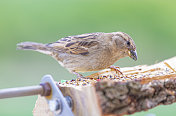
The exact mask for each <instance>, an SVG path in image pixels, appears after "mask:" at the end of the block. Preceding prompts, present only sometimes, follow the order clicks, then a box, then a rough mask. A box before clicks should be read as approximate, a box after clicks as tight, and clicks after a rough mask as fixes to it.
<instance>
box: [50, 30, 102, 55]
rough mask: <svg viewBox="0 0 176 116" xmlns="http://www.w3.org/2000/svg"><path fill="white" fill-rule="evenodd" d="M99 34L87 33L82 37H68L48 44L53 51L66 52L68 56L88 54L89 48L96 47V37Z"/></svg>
mask: <svg viewBox="0 0 176 116" xmlns="http://www.w3.org/2000/svg"><path fill="white" fill-rule="evenodd" d="M98 34H100V33H88V34H82V35H75V36H68V37H65V38H62V39H60V40H58V41H57V42H54V43H51V44H49V46H51V47H53V48H54V49H57V50H60V51H63V52H66V53H68V54H80V55H87V54H89V50H88V49H89V48H91V47H93V46H96V45H97V44H98V42H97V41H96V37H97V36H98Z"/></svg>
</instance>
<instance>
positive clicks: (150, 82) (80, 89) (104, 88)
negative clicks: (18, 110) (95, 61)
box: [33, 57, 176, 116]
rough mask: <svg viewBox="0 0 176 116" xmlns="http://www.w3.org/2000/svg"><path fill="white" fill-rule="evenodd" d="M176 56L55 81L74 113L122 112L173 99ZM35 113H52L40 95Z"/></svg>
mask: <svg viewBox="0 0 176 116" xmlns="http://www.w3.org/2000/svg"><path fill="white" fill-rule="evenodd" d="M175 69H176V57H173V58H171V59H168V60H165V61H163V62H160V63H157V64H154V65H151V66H147V65H141V66H135V67H127V68H121V69H120V70H121V71H122V72H123V74H124V75H118V74H116V73H115V72H114V71H111V70H110V69H106V70H103V71H101V72H98V73H96V74H93V75H90V76H89V78H88V79H84V80H72V81H67V82H65V83H58V85H59V87H60V89H61V91H62V93H63V94H64V95H65V96H67V95H69V96H71V97H72V99H73V113H74V114H75V115H76V116H101V115H124V114H132V113H135V112H139V111H144V110H148V109H151V108H153V107H156V106H157V105H161V104H163V105H167V104H171V103H174V102H175V101H176V72H175ZM33 114H34V116H53V114H52V113H51V112H50V111H49V108H48V105H47V104H46V101H45V99H44V98H43V97H40V96H39V97H38V100H37V102H36V106H35V108H34V111H33Z"/></svg>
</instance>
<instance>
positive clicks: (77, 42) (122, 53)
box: [17, 32, 137, 77]
mask: <svg viewBox="0 0 176 116" xmlns="http://www.w3.org/2000/svg"><path fill="white" fill-rule="evenodd" d="M17 49H22V50H33V51H38V52H41V53H44V54H47V55H50V56H52V57H53V58H54V59H56V60H57V61H58V63H59V64H60V65H61V66H63V67H65V68H66V69H68V71H69V72H71V73H73V74H76V75H77V77H82V75H81V74H80V72H90V71H99V70H103V69H106V68H112V69H115V70H118V69H117V67H116V66H113V64H114V63H115V62H116V61H118V60H119V59H121V58H124V57H127V56H129V57H130V58H132V59H133V60H135V61H136V60H137V52H136V45H135V43H134V41H133V39H132V38H131V37H130V36H129V35H128V34H126V33H124V32H112V33H103V32H96V33H87V34H81V35H74V36H68V37H64V38H61V39H60V40H58V41H56V42H53V43H48V44H42V43H35V42H22V43H19V44H17Z"/></svg>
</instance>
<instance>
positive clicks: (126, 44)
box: [113, 32, 137, 61]
mask: <svg viewBox="0 0 176 116" xmlns="http://www.w3.org/2000/svg"><path fill="white" fill-rule="evenodd" d="M113 35H114V36H113V40H114V42H115V44H116V47H117V49H118V50H120V51H121V53H122V54H124V56H129V57H130V58H132V59H133V60H135V61H136V60H137V52H136V45H135V43H134V41H133V39H132V38H131V37H130V36H129V35H128V34H126V33H124V32H114V33H113Z"/></svg>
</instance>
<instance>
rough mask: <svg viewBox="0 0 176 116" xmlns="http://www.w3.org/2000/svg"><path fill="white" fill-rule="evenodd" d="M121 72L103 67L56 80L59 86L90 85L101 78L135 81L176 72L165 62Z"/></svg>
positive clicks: (101, 79)
mask: <svg viewBox="0 0 176 116" xmlns="http://www.w3.org/2000/svg"><path fill="white" fill-rule="evenodd" d="M122 73H123V75H122V74H119V73H117V72H116V71H112V70H110V69H105V70H103V71H101V72H98V73H94V74H92V75H89V76H87V77H85V78H77V79H72V80H61V81H60V82H58V84H59V86H68V87H69V86H90V85H92V84H94V83H96V82H98V81H103V80H113V81H120V82H127V81H137V80H145V79H152V78H153V77H158V78H159V77H161V76H165V75H172V74H176V71H175V70H174V69H173V68H172V67H171V66H170V65H169V64H168V63H166V62H164V66H161V67H155V68H153V67H152V68H150V67H149V68H146V66H137V67H133V68H128V69H127V70H123V71H122Z"/></svg>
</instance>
